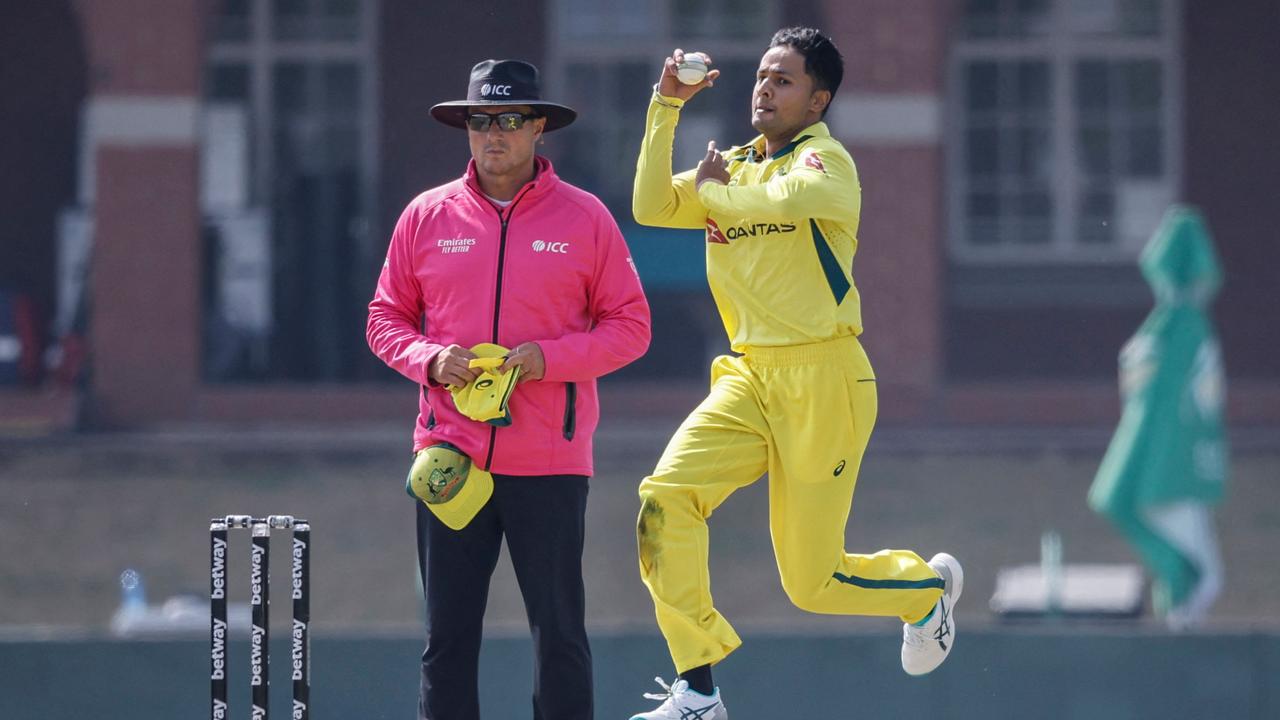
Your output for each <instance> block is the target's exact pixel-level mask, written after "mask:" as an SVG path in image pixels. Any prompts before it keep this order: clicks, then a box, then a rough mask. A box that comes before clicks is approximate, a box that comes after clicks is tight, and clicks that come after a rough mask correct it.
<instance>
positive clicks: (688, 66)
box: [658, 48, 720, 100]
mask: <svg viewBox="0 0 1280 720" xmlns="http://www.w3.org/2000/svg"><path fill="white" fill-rule="evenodd" d="M710 66H711V56H710V55H707V54H706V53H704V52H690V53H686V52H685V51H684V50H681V49H680V48H676V49H675V51H674V52H672V53H671V56H670V57H668V58H667V59H666V61H665V62H664V63H663V64H662V75H660V76H659V77H658V94H659V95H662V96H663V97H669V98H676V99H677V100H688V99H689V98H691V97H693V96H694V95H696V94H698V92H699V91H701V90H702V89H703V88H709V87H711V86H712V85H714V84H715V81H716V78H718V77H720V71H719V70H710V69H708V68H710Z"/></svg>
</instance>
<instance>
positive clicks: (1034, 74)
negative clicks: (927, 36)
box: [948, 0, 1181, 264]
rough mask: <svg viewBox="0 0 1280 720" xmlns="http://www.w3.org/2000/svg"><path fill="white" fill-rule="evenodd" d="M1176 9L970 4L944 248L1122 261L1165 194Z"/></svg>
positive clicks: (1115, 3) (1175, 130) (1100, 1)
mask: <svg viewBox="0 0 1280 720" xmlns="http://www.w3.org/2000/svg"><path fill="white" fill-rule="evenodd" d="M1179 17H1180V12H1179V6H1178V3H1177V2H1175V1H1174V0H969V1H968V2H966V3H965V6H964V11H963V14H962V17H961V24H960V27H959V28H958V32H959V34H960V37H959V39H958V41H957V43H956V47H955V52H954V59H953V64H952V93H951V95H952V98H953V103H952V115H953V117H954V118H955V122H953V123H951V130H950V133H951V135H950V137H949V139H948V144H949V147H950V148H951V149H952V151H953V152H952V153H951V155H950V162H949V167H950V179H951V182H950V210H951V212H950V216H951V218H952V228H951V233H950V234H951V250H952V255H953V257H954V258H955V259H956V260H957V261H959V262H961V263H967V264H981V263H991V262H996V263H1000V262H1010V261H1012V262H1018V261H1025V262H1035V263H1042V262H1054V263H1059V264H1062V263H1066V264H1072V263H1077V264H1088V263H1095V264H1096V263H1106V262H1128V261H1131V260H1132V259H1133V258H1134V257H1135V256H1136V255H1137V253H1138V251H1139V250H1140V249H1141V247H1142V245H1143V243H1144V242H1145V241H1146V239H1147V238H1148V237H1149V236H1150V234H1151V233H1152V231H1154V230H1155V227H1156V225H1157V223H1158V222H1159V219H1160V216H1161V215H1162V214H1163V212H1164V210H1165V209H1166V208H1167V206H1168V205H1169V204H1170V203H1171V202H1173V201H1174V200H1175V198H1176V194H1177V190H1178V186H1179V172H1180V168H1179V166H1180V158H1179V148H1180V147H1181V144H1180V143H1181V137H1180V136H1181V129H1180V127H1179V125H1178V108H1179V102H1178V92H1177V88H1178V82H1179V79H1178V73H1179V66H1178V61H1177V37H1178V27H1177V21H1178V18H1179Z"/></svg>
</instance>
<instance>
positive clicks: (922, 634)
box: [902, 553, 964, 675]
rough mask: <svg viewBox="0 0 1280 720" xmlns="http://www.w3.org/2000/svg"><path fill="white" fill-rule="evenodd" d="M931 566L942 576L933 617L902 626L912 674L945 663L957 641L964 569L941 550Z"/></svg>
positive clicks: (906, 662) (904, 658) (905, 658)
mask: <svg viewBox="0 0 1280 720" xmlns="http://www.w3.org/2000/svg"><path fill="white" fill-rule="evenodd" d="M929 567H931V568H933V570H934V572H936V573H938V575H939V576H941V577H942V597H940V598H938V604H937V605H935V606H934V608H933V616H932V617H930V618H929V620H928V622H926V623H925V624H924V625H921V626H919V627H917V626H915V625H912V624H911V623H904V624H903V625H902V669H903V670H906V671H907V674H908V675H924V674H925V673H928V672H932V671H933V670H934V668H936V667H938V666H939V665H941V664H942V661H943V660H946V659H947V655H948V654H949V653H950V652H951V647H952V646H953V645H954V644H955V640H956V619H955V615H954V612H955V605H956V601H957V600H959V599H960V592H961V591H962V590H964V570H962V569H961V568H960V563H959V561H957V560H956V559H955V558H953V557H951V556H950V555H948V554H946V553H938V554H937V555H934V556H933V559H932V560H930V561H929Z"/></svg>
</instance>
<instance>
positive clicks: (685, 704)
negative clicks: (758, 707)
mask: <svg viewBox="0 0 1280 720" xmlns="http://www.w3.org/2000/svg"><path fill="white" fill-rule="evenodd" d="M654 681H656V682H657V683H658V684H659V685H661V686H662V689H663V690H664V691H665V692H662V693H645V694H644V696H645V697H647V698H649V699H650V700H662V701H663V703H662V704H661V705H659V706H658V707H657V708H656V709H654V710H651V711H649V712H647V713H640V714H639V715H632V716H631V720H729V711H728V710H725V709H724V703H722V702H720V688H716V691H715V692H714V693H712V694H710V695H703V694H702V693H700V692H698V691H696V690H693V689H692V688H690V687H689V683H688V682H687V681H686V680H684V679H682V678H676V679H675V682H673V683H671V684H670V685H667V684H666V683H665V682H663V681H662V678H660V677H656V678H654Z"/></svg>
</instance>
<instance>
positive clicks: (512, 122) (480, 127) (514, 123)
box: [467, 112, 542, 132]
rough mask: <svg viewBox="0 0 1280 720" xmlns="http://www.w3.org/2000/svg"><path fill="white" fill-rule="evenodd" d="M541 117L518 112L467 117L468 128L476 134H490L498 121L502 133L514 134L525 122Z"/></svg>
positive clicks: (474, 114) (475, 114)
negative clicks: (490, 127) (493, 125)
mask: <svg viewBox="0 0 1280 720" xmlns="http://www.w3.org/2000/svg"><path fill="white" fill-rule="evenodd" d="M540 117H542V116H541V115H537V114H534V113H529V114H527V115H526V114H525V113H518V112H504V113H498V114H497V115H490V114H489V113H471V114H470V115H468V116H467V127H468V128H470V129H472V130H475V131H476V132H488V131H489V126H490V125H492V124H493V123H494V122H495V121H496V122H497V123H498V129H499V130H501V131H502V132H513V131H515V130H519V129H520V128H522V127H524V121H525V120H533V119H534V118H540Z"/></svg>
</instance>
